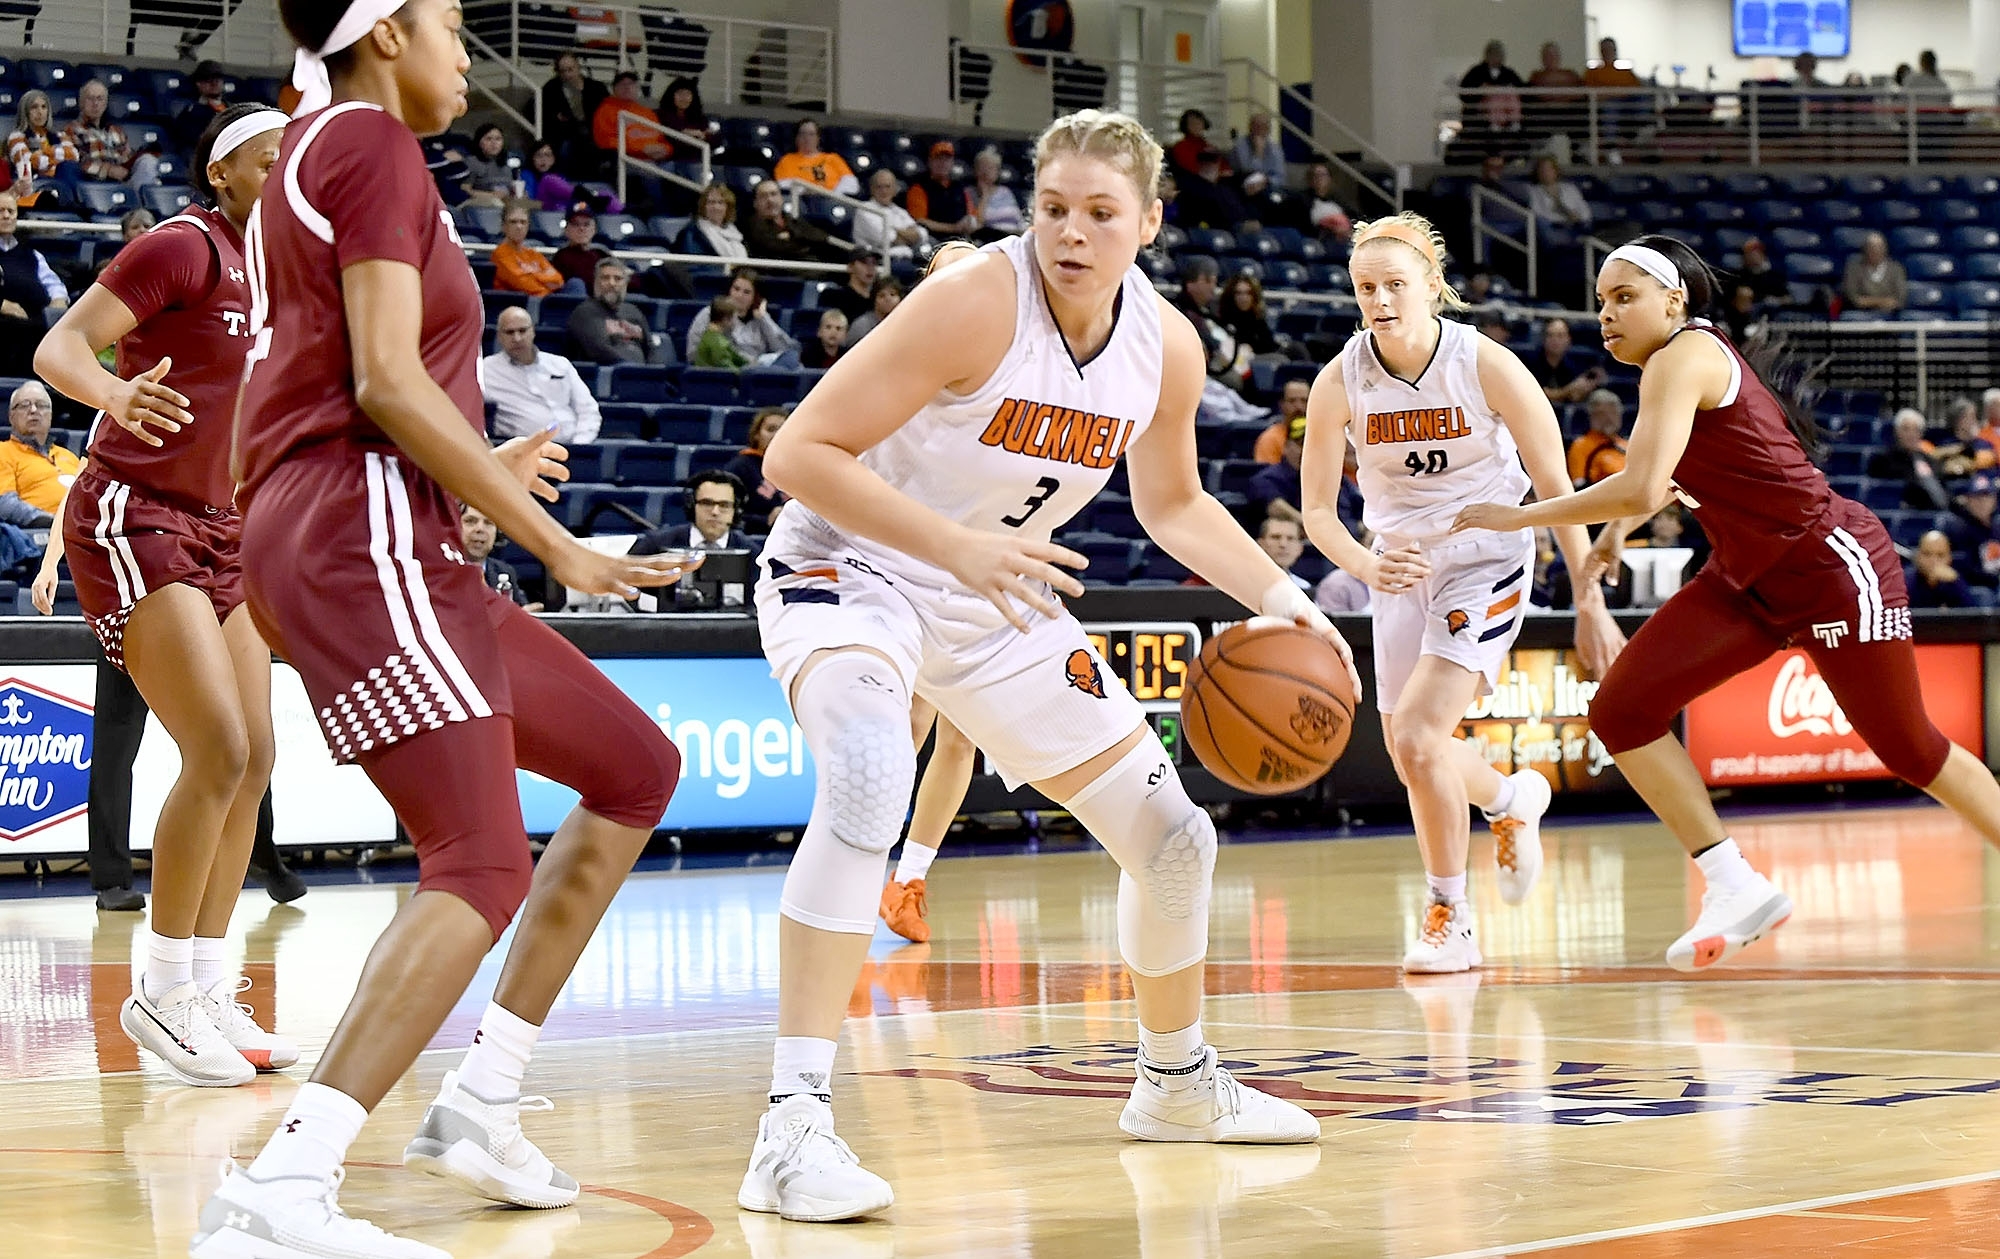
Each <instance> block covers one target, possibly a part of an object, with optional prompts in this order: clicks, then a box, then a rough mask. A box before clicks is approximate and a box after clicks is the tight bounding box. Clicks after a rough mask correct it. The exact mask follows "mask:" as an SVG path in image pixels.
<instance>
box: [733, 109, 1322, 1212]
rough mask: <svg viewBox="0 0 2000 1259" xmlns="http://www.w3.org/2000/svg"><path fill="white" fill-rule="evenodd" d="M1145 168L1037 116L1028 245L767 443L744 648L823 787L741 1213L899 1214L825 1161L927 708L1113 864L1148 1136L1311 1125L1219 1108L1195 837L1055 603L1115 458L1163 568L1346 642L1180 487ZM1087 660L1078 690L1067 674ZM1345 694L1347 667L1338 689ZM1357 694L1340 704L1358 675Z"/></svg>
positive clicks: (840, 1158)
mask: <svg viewBox="0 0 2000 1259" xmlns="http://www.w3.org/2000/svg"><path fill="white" fill-rule="evenodd" d="M1160 157H1161V152H1160V147H1159V145H1158V144H1157V143H1156V142H1155V141H1154V140H1153V138H1152V137H1151V136H1150V135H1148V134H1147V132H1146V131H1145V129H1144V128H1143V127H1141V126H1140V125H1139V124H1138V123H1137V122H1135V121H1133V120H1132V119H1130V118H1127V117H1124V116H1123V115H1118V114H1106V113H1100V112H1097V111H1094V110H1086V111H1084V112H1081V113H1077V114H1072V115H1068V116H1066V117H1064V118H1060V119H1057V120H1056V122H1055V123H1053V124H1052V125H1051V126H1050V127H1049V128H1048V130H1047V131H1045V132H1044V133H1043V134H1042V137H1041V140H1040V142H1039V144H1038V145H1037V150H1036V157H1035V190H1034V200H1033V212H1032V216H1031V219H1030V222H1031V224H1032V227H1031V230H1030V232H1029V233H1028V234H1026V235H1024V236H1019V237H1013V238H1010V239H1008V240H1005V241H1001V242H998V243H996V244H993V245H989V246H987V247H986V248H985V249H984V250H983V251H982V252H981V254H980V256H978V257H977V258H974V259H972V260H969V261H963V262H960V263H959V264H958V265H956V266H953V267H952V268H950V269H949V270H948V271H945V272H942V273H940V274H938V275H935V276H933V277H931V278H930V279H928V280H926V281H925V282H924V283H923V284H921V285H919V286H918V287H917V289H916V290H915V292H914V293H913V294H912V295H911V296H910V297H909V298H907V299H906V300H905V301H904V303H903V305H902V306H901V307H900V308H898V310H897V312H896V313H895V314H894V315H892V316H891V317H890V318H888V319H887V320H885V321H884V322H883V324H882V326H881V327H879V328H877V329H876V330H875V331H874V332H873V333H871V334H870V335H869V336H868V338H867V339H866V340H865V341H863V342H861V343H860V346H859V348H857V349H855V350H853V351H850V352H849V354H848V355H847V356H846V357H844V358H842V359H841V360H840V361H839V362H838V363H836V364H835V365H834V366H833V368H832V370H831V371H829V372H828V373H827V375H826V378H825V379H824V380H822V381H821V382H820V383H819V385H818V386H816V387H815V388H814V389H813V391H812V393H811V394H810V395H809V396H808V397H807V398H806V400H805V401H804V402H803V403H801V404H800V405H799V408H798V410H797V411H795V412H794V413H793V415H792V418H791V419H790V420H789V421H788V422H787V423H786V425H785V427H784V429H783V430H782V431H781V432H780V433H779V434H778V437H777V439H776V440H775V441H774V442H773V443H772V445H771V449H770V451H769V453H768V454H767V455H766V457H765V465H764V469H765V474H766V475H767V476H768V477H770V479H771V480H772V481H774V482H776V483H777V484H778V485H780V486H782V487H783V488H784V489H785V490H786V491H787V492H789V493H791V494H792V496H793V501H792V502H791V504H790V505H789V506H787V507H786V508H785V511H784V514H783V515H781V516H780V517H779V518H778V523H777V525H776V527H775V528H774V530H773V531H772V535H771V539H770V542H769V543H768V544H767V545H766V546H765V549H764V555H763V564H764V569H765V573H764V579H763V580H762V581H760V582H759V583H758V586H757V601H758V607H759V628H760V630H761V632H762V635H763V641H764V651H765V654H766V655H767V656H768V657H769V658H770V660H771V665H772V672H773V674H774V675H775V676H776V677H777V678H778V679H779V680H780V681H781V682H782V683H783V684H784V685H785V688H786V693H787V694H788V695H789V696H790V698H791V702H792V708H793V712H794V714H795V715H796V719H797V721H798V723H799V725H800V727H801V729H802V730H803V731H804V732H805V737H806V740H807V743H808V745H809V746H810V747H811V749H812V752H813V759H814V763H815V765H816V766H817V771H818V775H819V777H818V785H817V792H816V795H815V797H814V801H813V810H812V817H811V820H810V822H809V823H808V824H807V827H806V830H805V833H804V835H803V836H802V837H801V839H800V841H799V846H798V852H797V854H796V855H795V856H794V857H793V859H792V866H791V870H790V872H789V874H788V875H787V877H786V880H785V888H784V893H783V897H782V899H781V902H780V922H779V956H780V961H779V970H780V980H779V990H780V996H779V1007H778V1040H777V1044H776V1046H775V1048H774V1053H773V1069H772V1080H771V1088H770V1103H771V1105H770V1109H769V1110H768V1111H767V1112H766V1113H765V1115H764V1116H763V1118H762V1120H761V1122H760V1123H759V1128H758V1134H757V1141H756V1145H755V1148H754V1149H753V1150H752V1152H751V1155H750V1166H749V1168H748V1170H747V1171H746V1173H745V1174H744V1177H743V1183H742V1187H741V1189H740V1190H739V1192H738V1195H737V1204H738V1205H739V1206H741V1207H743V1208H745V1209H746V1210H750V1211H760V1212H774V1213H777V1214H780V1215H782V1216H784V1217H786V1218H787V1219H794V1220H838V1219H847V1218H852V1217H855V1216H861V1215H866V1214H868V1213H871V1212H874V1211H878V1210H881V1209H882V1208H885V1207H887V1206H888V1205H890V1203H891V1202H892V1201H893V1199H894V1194H893V1193H892V1192H891V1190H890V1187H889V1185H888V1183H887V1182H885V1181H884V1180H882V1179H881V1178H880V1177H878V1176H876V1175H875V1174H873V1173H872V1172H869V1171H867V1170H865V1169H864V1168H863V1167H862V1166H861V1165H860V1162H859V1160H858V1159H857V1158H856V1157H855V1155H854V1154H853V1152H852V1151H851V1150H849V1148H848V1147H847V1146H846V1144H845V1143H843V1142H842V1141H841V1140H840V1139H839V1138H838V1137H837V1136H836V1135H835V1134H834V1125H833V1111H832V1107H831V1101H832V1084H833V1065H834V1057H835V1051H836V1047H837V1038H838V1037H839V1035H840V1025H841V1020H842V1016H843V1014H844V1012H845V1010H846V1007H847V1001H848V996H849V994H850V993H851V992H852V991H853V988H854V983H855V980H856V978H857V976H858V975H859V974H860V971H861V967H862V963H863V961H864V960H865V958H866V956H867V952H868V943H869V939H870V937H871V936H872V934H873V932H874V926H875V910H876V904H877V898H878V895H879V892H880V890H881V887H882V875H883V866H884V863H885V858H886V856H887V853H888V851H889V848H890V846H891V845H893V844H894V843H895V841H896V835H897V833H898V831H899V830H900V829H901V821H902V817H903V811H904V808H905V804H906V802H907V801H908V800H909V798H910V786H911V780H912V778H913V777H914V775H915V771H916V753H915V750H914V748H913V747H912V745H911V739H910V717H911V713H910V709H911V704H912V700H913V698H915V697H917V696H921V697H922V698H923V699H925V700H927V701H929V702H930V703H931V704H933V705H935V706H936V708H937V710H938V712H939V714H940V715H941V716H943V717H944V718H945V719H947V720H949V721H950V722H951V723H952V724H953V725H954V726H956V727H957V728H958V729H959V730H961V731H963V732H964V734H965V736H966V737H967V738H968V739H969V740H971V741H972V743H973V744H974V745H975V746H977V747H979V748H980V749H982V750H983V751H984V752H985V753H986V755H987V757H988V758H989V759H990V760H991V761H992V763H993V764H994V766H995V767H996V768H997V769H998V770H999V772H1000V774H1001V775H1002V777H1003V778H1004V779H1006V780H1007V781H1009V782H1010V783H1015V784H1019V783H1024V782H1025V783H1032V784H1034V786H1035V787H1036V789H1037V790H1038V791H1040V792H1041V793H1042V794H1043V795H1045V796H1047V797H1049V798H1050V799H1052V800H1055V801H1058V802H1059V803H1061V804H1062V806H1063V807H1064V808H1066V809H1068V810H1069V811H1070V812H1071V813H1072V814H1074V815H1075V816H1076V817H1077V818H1078V820H1079V821H1081V822H1082V823H1083V824H1084V825H1085V826H1086V827H1087V828H1088V829H1089V830H1090V832H1091V833H1092V834H1093V835H1095V836H1096V837H1097V839H1098V840H1099V842H1101V843H1102V844H1103V845H1104V846H1105V848H1106V849H1107V850H1108V851H1109V852H1110V853H1111V854H1112V856H1113V857H1115V858H1116V859H1117V860H1118V862H1119V864H1120V866H1121V867H1123V869H1124V874H1123V876H1122V877H1121V879H1120V881H1119V898H1118V901H1119V909H1118V938H1119V950H1120V953H1121V954H1122V956H1123V958H1124V960H1125V964H1126V967H1127V969H1128V970H1129V971H1130V972H1131V974H1132V986H1133V991H1134V995H1135V996H1136V998H1137V1004H1138V1015H1139V1023H1140V1031H1139V1060H1138V1079H1137V1082H1136V1083H1135V1085H1134V1087H1133V1090H1132V1096H1131V1100H1130V1101H1129V1102H1128V1104H1127V1105H1126V1107H1125V1111H1124V1114H1123V1115H1122V1117H1121V1118H1120V1120H1119V1124H1120V1126H1121V1127H1122V1128H1123V1129H1124V1130H1125V1131H1126V1132H1128V1133H1130V1134H1132V1135H1134V1136H1137V1137H1140V1138H1141V1139H1145V1140H1163V1141H1231V1142H1256V1143H1296V1142H1307V1141H1313V1140H1315V1139H1317V1137H1318V1135H1319V1124H1318V1122H1317V1121H1316V1120H1315V1119H1313V1117H1312V1116H1311V1115H1309V1114H1307V1113H1306V1112H1305V1111H1303V1110H1301V1109H1300V1108H1298V1107H1296V1106H1294V1105H1292V1104H1291V1103H1289V1102H1285V1101H1281V1100H1279V1099H1277V1098H1274V1097H1269V1096H1266V1095H1264V1094H1262V1093H1258V1092H1256V1091H1254V1090H1252V1089H1249V1088H1246V1087H1244V1086H1243V1085H1242V1084H1240V1083H1238V1082H1237V1081H1236V1080H1235V1079H1234V1078H1233V1077H1231V1076H1230V1074H1229V1072H1227V1071H1226V1070H1224V1069H1222V1068H1221V1067H1220V1066H1219V1065H1218V1063H1217V1058H1216V1053H1215V1050H1213V1049H1212V1048H1210V1047H1208V1045H1207V1043H1206V1041H1205V1039H1204V1037H1203V1035H1202V1030H1201V1022H1200V1015H1201V1000H1202V974H1203V960H1204V958H1205V956H1206V953H1207V948H1208V906H1209V891H1210V882H1211V876H1212V872H1213V868H1214V861H1215V830H1214V826H1213V825H1212V823H1211V822H1210V821H1209V819H1208V815H1207V814H1205V813H1204V812H1202V810H1201V809H1199V808H1197V807H1196V806H1195V805H1194V803H1193V802H1192V801H1191V800H1189V798H1188V796H1187V792H1186V790H1185V789H1184V788H1183V787H1182V785H1181V782H1180V777H1179V775H1178V774H1177V773H1176V772H1175V771H1174V769H1173V765H1172V758H1171V756H1170V755H1169V754H1168V753H1167V751H1166V749H1165V748H1164V747H1163V746H1162V745H1161V744H1160V741H1159V739H1158V737H1157V736H1156V735H1154V734H1153V732H1152V730H1151V729H1150V728H1149V727H1148V726H1147V725H1146V722H1145V715H1144V713H1143V712H1142V711H1141V710H1140V708H1139V706H1138V703H1137V702H1136V701H1135V700H1133V698H1132V696H1131V695H1130V693H1129V692H1127V691H1126V690H1125V689H1124V688H1123V687H1122V686H1119V685H1118V684H1117V683H1116V681H1115V680H1109V681H1107V679H1106V675H1107V674H1108V672H1109V671H1108V670H1106V669H1105V668H1104V667H1103V662H1102V660H1101V659H1099V658H1098V657H1096V656H1095V654H1094V653H1091V652H1090V651H1089V640H1088V639H1087V638H1086V637H1085V636H1084V633H1083V629H1082V627H1081V626H1080V625H1078V624H1077V622H1076V620H1075V618H1074V617H1072V616H1071V615H1070V614H1069V613H1067V612H1066V611H1064V610H1063V608H1062V606H1061V604H1060V603H1059V602H1058V600H1057V596H1058V595H1059V594H1068V595H1075V594H1079V593H1081V591H1082V584H1081V583H1080V582H1079V581H1078V580H1077V579H1076V578H1075V577H1074V576H1072V575H1071V574H1070V573H1068V572H1065V571H1064V566H1066V567H1070V568H1081V567H1083V565H1084V563H1085V561H1084V559H1083V557H1082V556H1080V555H1077V554H1076V553H1074V552H1072V551H1070V550H1068V549H1066V548H1064V547H1060V546H1056V545H1053V544H1051V543H1050V542H1049V540H1048V539H1049V536H1050V533H1051V531H1052V530H1054V529H1056V528H1058V527H1060V526H1061V525H1062V523H1063V522H1064V521H1067V520H1068V519H1069V518H1070V517H1071V516H1073V515H1074V514H1075V513H1076V511H1077V510H1078V509H1079V508H1081V507H1082V506H1083V505H1084V504H1085V503H1087V502H1088V501H1089V500H1090V499H1091V497H1092V496H1093V495H1095V494H1096V493H1097V491H1098V489H1099V488H1100V487H1101V486H1102V485H1103V483H1104V481H1105V480H1106V479H1107V478H1108V476H1109V475H1110V471H1111V468H1112V467H1113V466H1114V464H1115V463H1116V462H1117V460H1118V458H1119V457H1120V456H1121V455H1123V456H1124V457H1125V458H1126V459H1128V460H1129V466H1130V474H1131V477H1130V479H1131V484H1132V501H1133V505H1134V508H1135V510H1136V511H1137V513H1138V516H1139V520H1140V522H1141V523H1142V524H1143V525H1144V526H1145V527H1146V529H1147V531H1148V532H1149V533H1150V534H1151V536H1152V537H1153V538H1154V540H1155V541H1157V542H1158V543H1159V544H1160V545H1161V546H1162V547H1163V548H1164V549H1165V550H1166V551H1167V552H1169V553H1170V554H1172V555H1174V556H1175V557H1176V558H1177V559H1179V560H1180V561H1181V562H1182V563H1184V564H1186V565H1187V566H1188V568H1190V569H1191V570H1193V571H1194V572H1197V573H1200V574H1201V575H1202V576H1204V577H1205V578H1207V579H1208V580H1210V581H1211V582H1213V583H1214V584H1215V585H1216V586H1217V587H1219V588H1221V589H1222V590H1224V591H1226V592H1228V593H1229V594H1231V595H1233V596H1234V597H1235V598H1237V599H1238V600H1239V601H1241V602H1242V603H1243V604H1244V605H1245V606H1247V607H1250V608H1255V609H1258V610H1259V611H1261V612H1262V613H1264V614H1267V615H1272V616H1278V617H1282V618H1284V619H1286V620H1292V621H1295V622H1297V623H1299V624H1301V625H1303V626H1306V627H1308V628H1310V629H1312V630H1313V631H1314V632H1317V633H1321V634H1324V635H1326V637H1327V638H1328V639H1329V640H1330V641H1331V642H1332V643H1333V645H1334V646H1335V647H1337V648H1338V649H1339V651H1340V652H1341V653H1342V656H1343V658H1346V657H1347V646H1346V643H1345V642H1343V641H1342V640H1341V638H1340V636H1339V635H1338V633H1336V632H1335V631H1334V629H1333V627H1332V625H1331V623H1330V622H1328V621H1327V620H1326V619H1325V617H1323V616H1321V615H1320V614H1319V613H1318V611H1317V609H1315V608H1314V607H1313V606H1312V603H1311V601H1310V600H1309V599H1307V598H1306V596H1305V595H1304V594H1303V593H1302V592H1301V591H1299V590H1298V588H1297V587H1296V586H1295V585H1294V584H1293V583H1292V581H1291V579H1290V578H1289V577H1287V576H1286V575H1285V574H1284V573H1283V572H1281V571H1280V570H1279V569H1278V567H1277V565H1275V564H1274V563H1272V562H1271V560H1270V558H1269V557H1268V556H1266V555H1265V554H1264V552H1263V551H1262V550H1261V549H1260V548H1259V547H1258V546H1257V544H1256V543H1255V542H1253V541H1251V539H1250V538H1249V536H1248V535H1247V534H1245V533H1244V532H1243V530H1242V528H1241V527H1240V526H1239V525H1237V523H1236V522H1235V521H1234V520H1233V519H1232V518H1231V517H1230V515H1229V513H1228V511H1227V510H1226V509H1225V508H1224V507H1223V506H1222V505H1221V504H1220V503H1218V502H1216V501H1215V499H1214V498H1212V497H1211V496H1210V495H1208V494H1207V493H1205V492H1204V491H1203V490H1202V488H1201V479H1200V474H1199V470H1198V461H1197V459H1196V457H1195V440H1194V434H1195V430H1194V416H1195V410H1196V407H1197V405H1198V403H1199V400H1200V395H1201V387H1202V381H1203V379H1204V376H1205V372H1204V363H1205V356H1204V354H1203V352H1202V348H1201V345H1200V343H1199V341H1198V340H1197V338H1196V335H1195V332H1194V330H1193V328H1192V327H1191V326H1190V325H1189V324H1188V323H1187V321H1186V320H1185V319H1184V318H1182V317H1181V316H1180V315H1179V314H1178V313H1176V312H1174V311H1173V310H1172V309H1171V307H1169V306H1168V305H1167V304H1166V302H1165V301H1163V300H1162V299H1161V298H1160V297H1159V295H1158V294H1156V293H1155V292H1154V291H1153V286H1152V283H1151V282H1150V281H1149V280H1148V279H1147V278H1146V275H1145V273H1144V272H1142V271H1141V270H1139V269H1138V268H1137V267H1136V266H1135V265H1134V260H1135V259H1136V257H1137V255H1138V251H1139V248H1140V247H1141V246H1142V245H1143V244H1145V243H1146V242H1148V241H1150V240H1151V239H1152V238H1153V236H1154V235H1155V233H1157V232H1158V230H1159V225H1160V215H1161V206H1160V202H1159V199H1158V197H1157V195H1156V192H1157V183H1158V178H1159V168H1160ZM1079 651H1081V652H1084V653H1086V654H1085V656H1084V660H1085V661H1086V662H1087V664H1088V665H1089V668H1088V671H1087V672H1079V671H1078V670H1076V669H1075V668H1073V667H1072V666H1071V665H1070V660H1071V657H1072V655H1073V654H1074V653H1076V652H1079ZM1350 671H1351V662H1350ZM1350 681H1351V683H1352V684H1354V685H1355V686H1356V687H1357V690H1358V680H1353V679H1350Z"/></svg>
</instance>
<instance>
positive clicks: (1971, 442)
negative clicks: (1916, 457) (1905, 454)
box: [1924, 398, 1995, 481]
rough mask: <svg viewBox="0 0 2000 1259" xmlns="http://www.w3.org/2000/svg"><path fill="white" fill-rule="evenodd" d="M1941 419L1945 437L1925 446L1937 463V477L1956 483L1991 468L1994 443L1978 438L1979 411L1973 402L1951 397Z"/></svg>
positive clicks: (1967, 399)
mask: <svg viewBox="0 0 2000 1259" xmlns="http://www.w3.org/2000/svg"><path fill="white" fill-rule="evenodd" d="M1944 416H1945V429H1946V431H1945V433H1944V435H1943V436H1942V437H1940V438H1939V439H1938V440H1937V441H1935V442H1925V443H1924V445H1925V448H1926V451H1927V453H1929V455H1930V457H1931V458H1932V459H1934V460H1936V461H1937V470H1938V475H1939V476H1940V477H1943V478H1944V479H1945V480H1947V481H1955V480H1957V479H1959V478H1960V477H1968V476H1971V475H1972V474H1973V473H1975V472H1985V471H1988V470H1989V469H1991V468H1992V467H1993V466H1994V462H1995V453H1994V450H1993V443H1991V442H1989V441H1987V440H1986V439H1985V438H1984V437H1981V436H1980V435H1979V408H1978V407H1976V406H1974V405H1973V402H1972V399H1970V398H1953V399H1952V400H1951V403H1950V405H1948V406H1946V407H1945V409H1944Z"/></svg>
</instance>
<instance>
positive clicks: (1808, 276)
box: [1785, 253, 1835, 280]
mask: <svg viewBox="0 0 2000 1259" xmlns="http://www.w3.org/2000/svg"><path fill="white" fill-rule="evenodd" d="M1834 272H1835V267H1834V262H1833V259H1831V258H1829V257H1827V256H1826V255H1825V254H1809V253H1794V254H1786V255H1785V278H1786V279H1789V280H1827V279H1831V278H1832V277H1833V275H1834Z"/></svg>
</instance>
